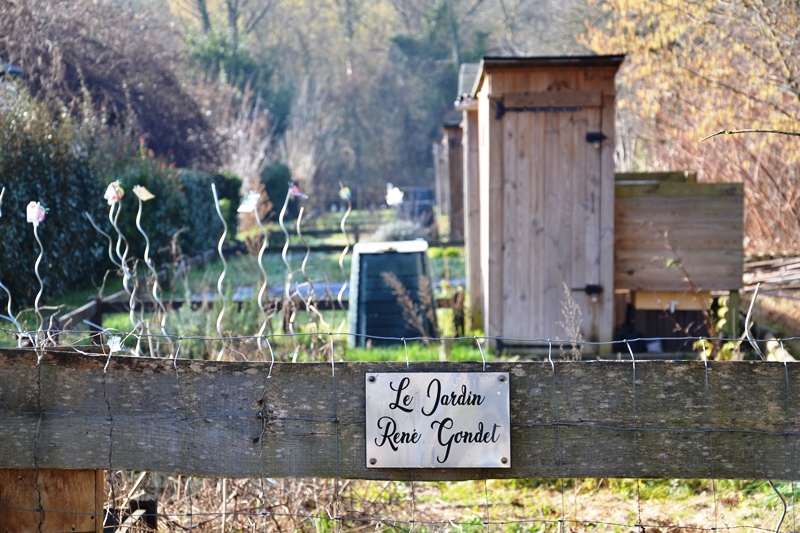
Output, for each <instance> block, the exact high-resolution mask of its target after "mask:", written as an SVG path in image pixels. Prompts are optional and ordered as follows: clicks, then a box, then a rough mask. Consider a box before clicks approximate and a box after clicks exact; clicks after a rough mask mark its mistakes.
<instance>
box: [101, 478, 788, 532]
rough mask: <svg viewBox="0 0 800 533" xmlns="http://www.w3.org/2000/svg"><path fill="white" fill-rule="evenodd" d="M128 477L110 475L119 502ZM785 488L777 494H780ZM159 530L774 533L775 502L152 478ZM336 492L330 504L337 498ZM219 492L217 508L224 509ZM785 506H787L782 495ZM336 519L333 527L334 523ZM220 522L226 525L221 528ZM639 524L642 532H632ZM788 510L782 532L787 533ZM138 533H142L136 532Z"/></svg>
mask: <svg viewBox="0 0 800 533" xmlns="http://www.w3.org/2000/svg"><path fill="white" fill-rule="evenodd" d="M134 479H135V476H133V475H131V473H128V475H124V474H123V473H121V472H120V473H118V475H117V476H116V480H117V486H116V490H115V494H116V496H117V501H118V503H119V502H121V501H122V500H124V498H125V496H126V495H127V494H128V492H129V490H130V488H131V487H132V485H133V482H134ZM784 489H785V487H784ZM145 492H147V493H150V494H153V495H155V496H156V497H157V498H158V502H159V504H158V505H159V507H158V512H159V514H160V515H162V516H160V517H159V531H188V530H190V529H191V530H192V531H200V532H205V531H209V532H210V531H215V532H216V531H281V532H283V531H314V532H318V531H339V530H343V531H360V530H369V531H396V530H398V531H410V530H414V531H419V532H424V531H430V532H433V531H509V532H516V531H520V532H521V531H533V532H540V531H541V532H544V531H553V533H556V532H558V531H559V519H561V518H562V517H563V518H564V521H565V522H564V523H565V525H566V527H567V528H568V529H569V532H570V533H578V532H583V531H597V530H604V531H615V532H616V531H631V532H633V531H636V530H637V529H638V530H639V532H640V533H643V532H644V531H649V532H650V533H680V532H687V531H701V530H705V531H710V530H712V528H716V529H717V530H719V529H726V528H733V527H737V528H742V527H743V528H746V529H764V530H770V531H775V528H776V526H777V524H778V522H779V521H780V518H781V514H782V505H781V503H780V500H779V499H778V498H777V497H775V495H774V493H773V492H772V491H771V489H769V487H768V486H767V485H766V483H762V484H755V485H753V484H751V485H747V484H745V483H744V482H726V481H718V482H716V483H713V484H712V483H711V482H710V481H708V480H705V481H698V480H690V481H678V480H660V481H652V480H650V481H640V482H639V485H638V490H637V484H636V482H635V481H633V480H609V481H606V480H595V479H584V480H575V479H568V480H564V482H563V483H562V482H561V480H489V481H468V482H451V483H445V482H425V483H423V482H416V483H409V482H387V481H355V480H353V481H347V480H339V481H334V480H330V479H295V480H289V479H277V480H273V479H267V480H264V482H263V485H262V483H261V482H260V481H259V480H258V479H237V480H226V481H224V482H223V480H219V479H195V478H192V479H187V478H182V477H180V476H165V475H160V474H152V475H148V476H147V477H146V480H145V482H144V483H142V484H141V485H140V488H139V490H138V494H133V496H134V497H136V496H138V495H139V494H142V493H145ZM337 492H338V498H337V497H335V494H336V493H337ZM223 495H224V496H225V499H224V501H225V503H224V504H223ZM787 500H788V501H789V502H790V503H791V499H790V498H789V497H788V496H787ZM335 516H339V517H341V522H340V523H338V524H337V522H336V520H334V519H333V517H335ZM223 521H224V528H223ZM637 524H643V526H644V527H643V528H639V527H637ZM794 526H795V524H794V517H793V513H792V510H791V508H790V509H789V512H788V513H787V516H786V519H785V520H784V522H783V526H782V528H781V531H794V530H795V527H794ZM141 531H143V530H141Z"/></svg>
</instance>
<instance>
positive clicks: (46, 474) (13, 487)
mask: <svg viewBox="0 0 800 533" xmlns="http://www.w3.org/2000/svg"><path fill="white" fill-rule="evenodd" d="M0 387H2V384H0ZM84 445H86V446H91V443H90V442H84ZM37 478H38V479H37ZM37 482H38V487H39V491H38V492H37V490H36V487H37ZM104 488H105V487H104V479H103V471H102V470H52V469H40V470H38V472H37V471H36V470H35V469H33V468H28V469H18V468H8V469H3V468H0V531H4V532H7V531H41V532H43V533H51V532H52V533H63V532H65V531H70V532H73V533H100V532H101V531H103V502H104V501H105V492H104ZM40 493H41V506H42V509H44V510H45V513H44V515H43V516H42V514H40V513H39V511H38V509H39V505H40V503H39V495H40ZM6 505H7V506H8V508H2V506H6ZM40 521H41V528H40V525H39V522H40Z"/></svg>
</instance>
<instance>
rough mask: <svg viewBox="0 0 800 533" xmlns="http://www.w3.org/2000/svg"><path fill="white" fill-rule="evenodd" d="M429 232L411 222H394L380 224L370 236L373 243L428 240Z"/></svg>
mask: <svg viewBox="0 0 800 533" xmlns="http://www.w3.org/2000/svg"><path fill="white" fill-rule="evenodd" d="M430 238H431V231H430V229H428V228H425V227H423V226H422V225H421V224H419V223H417V222H414V221H412V220H396V221H394V222H387V223H386V224H381V225H380V226H378V229H377V230H375V234H374V235H373V236H372V240H374V241H410V240H414V239H426V240H430Z"/></svg>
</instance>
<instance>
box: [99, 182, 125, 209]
mask: <svg viewBox="0 0 800 533" xmlns="http://www.w3.org/2000/svg"><path fill="white" fill-rule="evenodd" d="M123 196H125V190H124V189H123V188H122V187H120V185H119V180H117V181H112V182H111V183H109V184H108V187H106V193H105V194H104V195H103V198H104V199H105V200H106V201H107V202H108V205H114V204H115V203H117V202H119V201H120V200H122V197H123Z"/></svg>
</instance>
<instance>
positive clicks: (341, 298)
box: [336, 188, 353, 333]
mask: <svg viewBox="0 0 800 533" xmlns="http://www.w3.org/2000/svg"><path fill="white" fill-rule="evenodd" d="M342 190H344V188H342ZM340 196H343V195H342V194H341V193H340ZM346 196H347V209H346V210H345V212H344V215H342V219H341V220H340V221H339V228H341V230H342V234H343V235H344V240H345V245H344V249H343V250H342V253H341V254H340V255H339V270H340V271H341V272H342V277H343V278H344V282H343V283H342V287H341V288H340V289H339V293H338V294H337V295H336V301H337V302H339V308H340V309H341V310H342V311H344V293H345V291H346V290H347V272H345V270H344V260H345V258H346V257H347V252H349V251H350V236H349V235H348V234H347V229H346V226H345V224H346V223H347V219H348V217H350V213H351V212H352V211H353V202H352V201H351V200H350V194H349V189H348V191H347V195H346ZM346 324H347V318H346V317H345V318H343V319H342V323H341V324H339V328H338V329H337V330H336V332H337V333H341V332H342V331H343V330H344V327H345V325H346Z"/></svg>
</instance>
